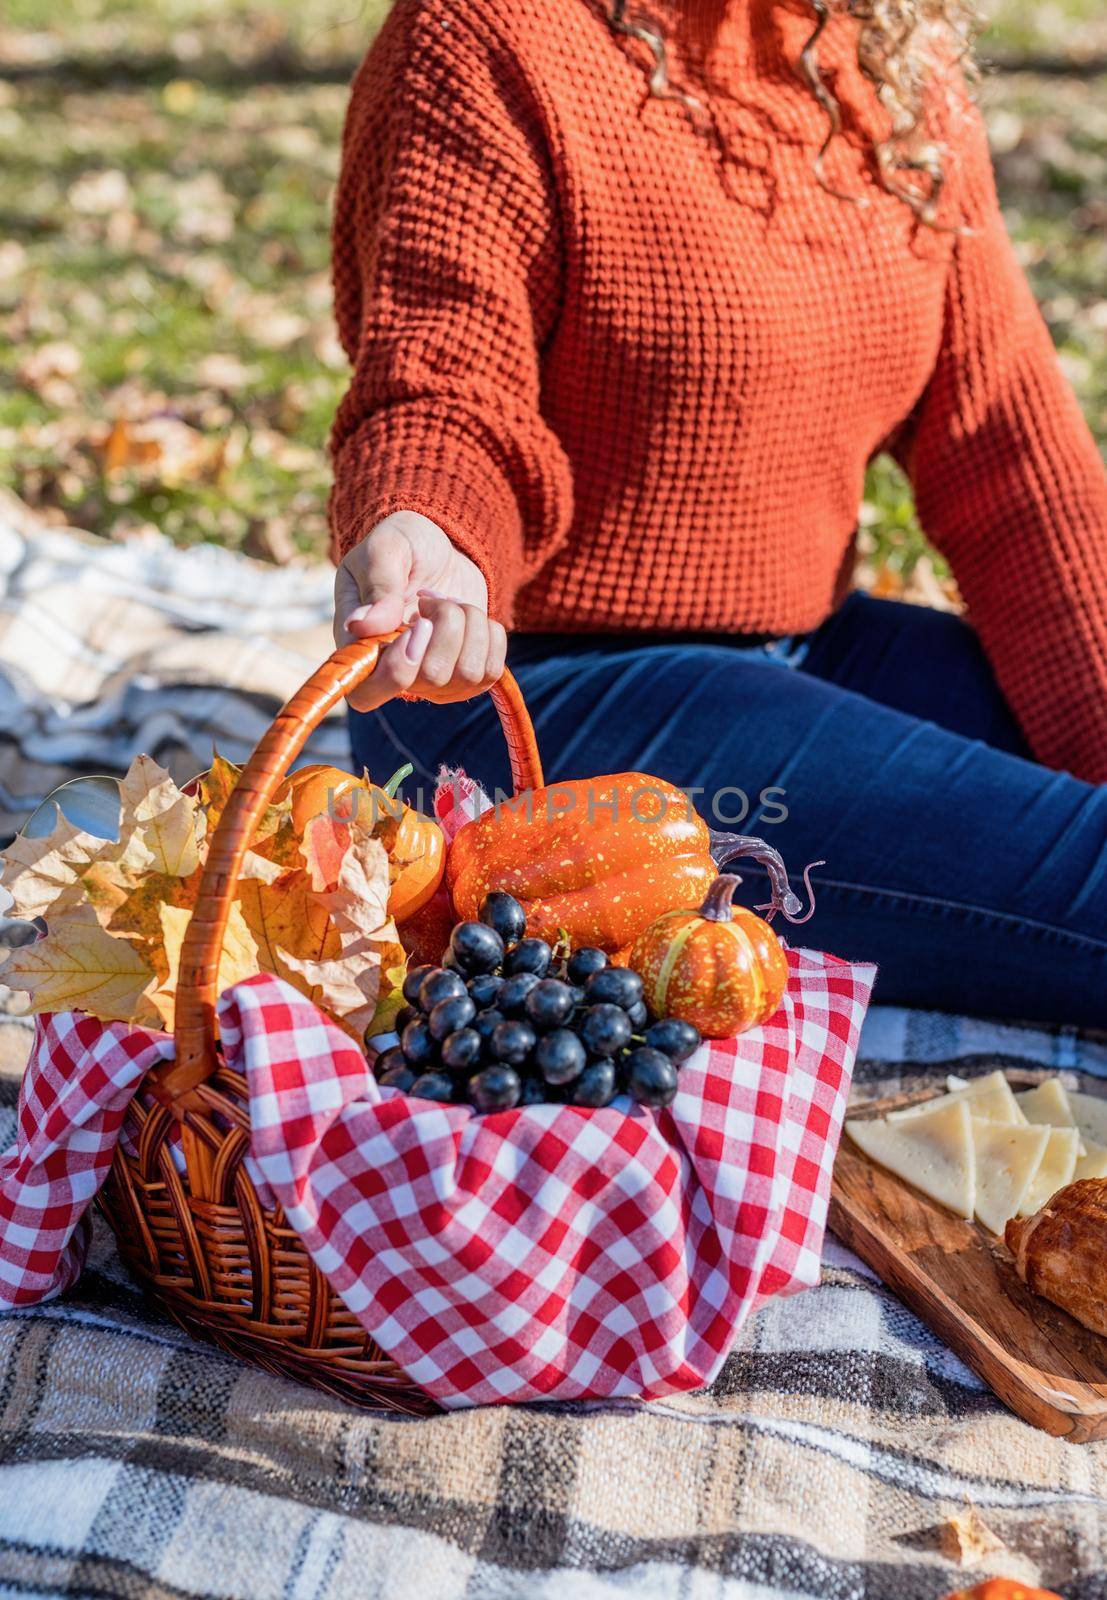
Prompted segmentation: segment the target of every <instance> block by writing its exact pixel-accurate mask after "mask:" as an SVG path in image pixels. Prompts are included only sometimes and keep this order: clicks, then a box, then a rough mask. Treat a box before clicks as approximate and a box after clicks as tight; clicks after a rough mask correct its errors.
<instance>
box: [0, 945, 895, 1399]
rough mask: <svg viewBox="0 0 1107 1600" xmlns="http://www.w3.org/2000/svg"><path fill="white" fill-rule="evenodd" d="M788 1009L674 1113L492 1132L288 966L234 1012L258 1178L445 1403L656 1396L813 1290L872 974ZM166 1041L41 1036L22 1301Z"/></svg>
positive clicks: (514, 1123)
mask: <svg viewBox="0 0 1107 1600" xmlns="http://www.w3.org/2000/svg"><path fill="white" fill-rule="evenodd" d="M789 963H790V965H791V972H792V976H791V982H790V985H789V990H788V993H787V995H786V997H785V1001H784V1003H783V1005H782V1006H781V1008H780V1010H779V1011H778V1013H777V1014H776V1016H775V1017H774V1018H773V1019H772V1020H771V1021H770V1022H769V1023H767V1024H766V1025H765V1026H764V1027H762V1028H758V1029H754V1030H751V1031H750V1032H749V1033H746V1034H744V1035H742V1036H741V1037H740V1038H738V1039H733V1040H727V1041H725V1042H722V1043H715V1044H711V1045H705V1046H703V1047H702V1048H701V1049H700V1050H699V1051H698V1052H697V1053H696V1055H695V1056H693V1057H692V1059H691V1060H690V1061H688V1062H687V1063H686V1064H685V1066H684V1067H683V1068H682V1070H681V1086H680V1091H679V1093H678V1095H677V1098H676V1100H675V1102H674V1103H673V1105H672V1107H671V1108H670V1109H669V1111H667V1112H664V1113H660V1114H655V1113H653V1112H650V1111H643V1110H641V1109H635V1108H633V1107H632V1106H631V1103H630V1101H629V1100H627V1099H625V1098H623V1099H620V1100H617V1101H616V1102H615V1103H614V1104H613V1105H611V1106H609V1107H607V1108H606V1109H604V1110H602V1111H586V1110H583V1109H580V1108H577V1107H572V1106H561V1105H556V1106H535V1107H528V1108H525V1109H519V1110H516V1111H510V1112H502V1113H499V1114H496V1115H493V1116H483V1117H482V1116H477V1115H476V1114H475V1113H473V1112H472V1111H471V1110H470V1108H468V1107H465V1106H445V1105H439V1104H436V1103H432V1102H429V1101H418V1100H412V1099H409V1098H408V1097H407V1096H404V1095H401V1094H399V1093H398V1092H397V1091H395V1090H389V1089H381V1088H380V1087H379V1086H378V1085H377V1083H376V1081H375V1080H374V1078H373V1077H372V1075H371V1073H370V1072H369V1069H368V1067H367V1065H366V1062H365V1059H364V1057H363V1056H362V1054H361V1052H360V1050H359V1049H357V1048H356V1046H354V1045H353V1044H352V1043H351V1041H350V1040H349V1038H348V1037H347V1036H346V1035H345V1034H344V1033H342V1032H341V1031H340V1030H339V1029H338V1028H336V1027H335V1026H334V1025H333V1024H332V1023H331V1022H329V1021H328V1019H327V1018H326V1017H325V1016H324V1015H323V1013H322V1012H321V1011H319V1010H318V1009H317V1008H316V1007H315V1006H313V1005H311V1004H310V1003H309V1002H308V1001H306V1000H305V999H304V998H303V997H302V996H301V995H300V994H298V993H297V991H295V990H294V989H292V988H291V987H290V986H289V985H287V984H285V983H283V982H281V981H280V980H278V979H275V978H272V977H270V976H268V975H260V976H257V977H254V978H250V979H248V980H247V981H245V982H243V983H239V984H236V985H234V986H233V987H232V988H230V989H228V990H227V991H226V993H225V994H224V995H223V997H222V1000H221V1002H220V1029H221V1034H222V1038H223V1045H224V1050H225V1052H226V1056H227V1059H228V1061H229V1063H230V1064H231V1065H232V1066H234V1067H236V1068H237V1069H238V1070H240V1071H242V1072H243V1073H244V1074H245V1077H246V1080H247V1084H248V1089H249V1099H250V1119H251V1128H252V1138H251V1147H250V1155H249V1157H248V1160H249V1163H250V1168H251V1173H252V1176H253V1178H254V1181H255V1182H256V1183H257V1185H258V1186H259V1188H260V1189H261V1190H262V1191H263V1193H264V1192H266V1191H267V1192H268V1197H270V1198H272V1199H273V1200H276V1201H279V1202H280V1204H281V1205H282V1206H283V1207H284V1209H285V1212H286V1214H287V1216H288V1219H289V1221H290V1222H291V1223H292V1226H293V1227H294V1228H295V1229H296V1230H297V1232H298V1233H299V1235H300V1237H301V1238H302V1239H303V1241H304V1243H305V1245H306V1247H307V1249H308V1250H309V1251H310V1252H311V1254H312V1256H313V1257H314V1258H315V1260H316V1261H317V1262H318V1264H319V1266H320V1268H321V1269H322V1271H323V1272H324V1273H325V1274H326V1276H327V1277H328V1279H329V1280H330V1281H331V1283H332V1284H333V1285H334V1287H335V1289H336V1290H337V1291H338V1293H339V1294H340V1295H341V1296H342V1298H343V1299H344V1300H345V1301H346V1303H347V1305H349V1306H350V1308H351V1310H352V1311H353V1312H354V1313H355V1315H356V1316H357V1317H358V1318H359V1320H360V1321H361V1322H362V1324H363V1325H364V1326H365V1328H366V1329H367V1330H368V1331H369V1332H370V1333H371V1334H372V1335H373V1337H374V1338H375V1339H376V1340H377V1341H378V1342H379V1343H380V1344H381V1346H382V1347H383V1348H384V1349H385V1350H387V1351H388V1352H389V1354H390V1355H392V1356H393V1358H394V1359H395V1360H396V1361H398V1362H399V1363H400V1365H401V1366H402V1367H404V1369H405V1370H406V1371H407V1372H408V1373H409V1374H410V1376H411V1377H412V1379H413V1380H414V1381H415V1382H417V1383H419V1384H420V1385H422V1387H423V1388H425V1389H426V1390H427V1391H428V1392H429V1393H430V1394H432V1395H434V1396H435V1398H436V1399H438V1400H439V1401H441V1402H442V1403H443V1404H445V1405H448V1406H461V1405H474V1404H482V1403H488V1402H493V1401H521V1400H532V1399H537V1398H560V1399H570V1398H580V1397H589V1396H591V1397H600V1396H608V1397H610V1396H619V1395H638V1394H642V1395H647V1396H659V1395H664V1394H669V1393H673V1392H676V1391H679V1390H685V1389H691V1388H696V1387H698V1386H699V1385H701V1384H703V1383H707V1382H710V1381H711V1380H712V1378H713V1377H714V1376H715V1375H716V1373H717V1372H718V1370H719V1368H720V1367H721V1365H722V1362H723V1360H724V1359H725V1357H726V1354H727V1351H728V1350H729V1349H730V1346H731V1344H732V1342H733V1339H734V1335H735V1332H736V1331H737V1329H738V1327H739V1326H740V1325H741V1323H742V1322H743V1320H744V1319H745V1317H746V1316H747V1315H748V1313H749V1311H750V1309H751V1308H752V1307H753V1306H754V1305H756V1304H757V1303H758V1302H759V1300H760V1299H762V1298H764V1297H765V1296H766V1295H767V1294H770V1293H772V1294H783V1293H787V1292H789V1291H791V1290H794V1289H798V1288H801V1287H804V1286H805V1285H807V1284H810V1283H813V1282H815V1281H816V1279H817V1276H818V1262H819V1251H820V1246H821V1242H822V1235H823V1228H824V1224H825V1218H826V1203H827V1187H828V1184H829V1176H830V1168H831V1163H832V1161H833V1156H834V1150H835V1148H836V1145H837V1141H838V1136H839V1132H840V1127H841V1121H842V1117H843V1114H844V1110H845V1104H846V1098H847V1095H848V1091H849V1083H850V1074H851V1070H852V1065H853V1059H854V1054H855V1051H856V1047H857V1039H858V1035H859V1031H860V1027H861V1021H862V1018H863V1016H864V1012H865V1007H866V1005H867V1002H868V997H869V991H870V988H871V985H872V980H873V976H874V974H873V969H872V968H869V967H855V966H850V965H847V964H846V963H843V962H839V961H836V960H834V959H833V958H832V957H829V956H822V955H815V954H812V953H809V952H805V951H791V952H789ZM171 1053H172V1042H171V1041H170V1040H169V1039H168V1038H166V1037H165V1036H164V1035H160V1034H156V1033H151V1032H146V1031H144V1030H141V1029H130V1030H127V1029H124V1028H122V1027H120V1026H118V1025H114V1024H113V1025H103V1024H99V1023H96V1022H94V1021H91V1020H90V1019H88V1018H78V1017H75V1016H57V1017H54V1018H51V1019H48V1020H45V1021H41V1022H40V1024H39V1028H38V1031H37V1035H36V1041H35V1047H34V1050H33V1052H32V1056H31V1061H30V1063H29V1066H28V1071H27V1075H26V1078H25V1080H24V1087H23V1092H22V1095H21V1102H20V1116H19V1139H18V1143H17V1147H16V1149H15V1151H14V1152H13V1153H12V1154H11V1155H10V1156H9V1157H8V1159H7V1161H6V1162H5V1164H4V1167H3V1176H2V1204H0V1263H2V1272H0V1290H2V1298H3V1302H4V1303H5V1304H8V1305H16V1304H24V1305H25V1304H28V1303H30V1302H33V1301H34V1300H36V1299H41V1298H43V1297H44V1296H46V1295H49V1294H52V1293H57V1292H58V1291H59V1290H61V1289H63V1288H65V1287H67V1286H68V1284H69V1283H71V1282H72V1280H73V1278H74V1276H75V1275H76V1272H77V1270H78V1269H79V1264H80V1259H81V1253H82V1248H83V1235H82V1232H81V1230H80V1229H79V1226H78V1225H79V1223H80V1221H81V1218H82V1216H83V1214H84V1211H85V1209H86V1207H87V1205H88V1202H89V1200H90V1199H91V1198H92V1195H93V1194H94V1192H95V1191H96V1189H97V1188H98V1187H99V1185H100V1183H101V1182H102V1181H103V1178H104V1176H105V1173H106V1171H107V1168H108V1165H109V1163H110V1159H111V1152H112V1149H113V1146H114V1143H115V1140H116V1138H117V1137H118V1133H119V1127H120V1122H121V1119H122V1115H123V1111H124V1109H125V1106H126V1103H127V1101H128V1099H129V1097H130V1095H131V1094H132V1093H133V1092H134V1088H135V1086H136V1084H137V1082H138V1081H139V1079H140V1078H141V1076H142V1074H143V1073H144V1072H145V1071H147V1070H148V1069H149V1067H151V1066H152V1065H153V1064H154V1063H155V1062H156V1061H157V1060H160V1059H164V1058H165V1057H166V1056H167V1055H169V1054H171Z"/></svg>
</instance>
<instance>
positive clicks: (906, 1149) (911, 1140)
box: [846, 1095, 1006, 1217]
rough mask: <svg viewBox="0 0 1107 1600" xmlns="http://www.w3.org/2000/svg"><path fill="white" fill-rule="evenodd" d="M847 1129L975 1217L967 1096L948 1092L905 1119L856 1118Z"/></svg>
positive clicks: (879, 1157) (944, 1201)
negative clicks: (935, 1103) (965, 1098)
mask: <svg viewBox="0 0 1107 1600" xmlns="http://www.w3.org/2000/svg"><path fill="white" fill-rule="evenodd" d="M1005 1131H1006V1130H1005ZM846 1132H847V1133H848V1134H849V1136H850V1138H851V1139H852V1140H853V1142H854V1144H855V1145H856V1146H857V1148H858V1149H859V1150H863V1151H864V1152H865V1154H866V1155H867V1156H871V1158H872V1159H873V1160H874V1161H878V1162H879V1163H880V1165H881V1166H882V1167H887V1169H888V1171H889V1172H894V1173H895V1175H896V1177H897V1178H903V1179H904V1181H905V1182H907V1183H910V1184H913V1185H914V1187H915V1188H916V1189H921V1190H922V1192H923V1194H925V1195H929V1196H930V1198H931V1199H932V1200H937V1201H938V1203H939V1205H943V1206H948V1207H949V1208H950V1210H951V1211H956V1212H957V1214H958V1215H959V1216H962V1217H971V1216H972V1214H973V1206H974V1203H975V1197H976V1165H975V1158H974V1154H973V1138H972V1125H971V1118H970V1116H969V1108H968V1106H967V1105H966V1104H965V1102H964V1101H963V1100H960V1099H956V1098H954V1097H952V1096H948V1095H947V1096H943V1097H942V1099H941V1101H940V1102H939V1103H938V1104H937V1105H936V1106H934V1107H933V1108H930V1107H922V1108H921V1109H920V1110H919V1111H918V1112H917V1113H916V1114H915V1115H914V1116H912V1117H910V1118H908V1119H905V1120H902V1121H899V1122H893V1121H892V1119H891V1117H874V1118H873V1119H872V1120H871V1121H863V1120H861V1119H859V1118H858V1119H854V1120H852V1121H850V1122H847V1123H846Z"/></svg>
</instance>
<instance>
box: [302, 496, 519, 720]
mask: <svg viewBox="0 0 1107 1600" xmlns="http://www.w3.org/2000/svg"><path fill="white" fill-rule="evenodd" d="M412 618H414V619H415V620H414V621H413V622H412V626H411V627H410V629H409V630H408V632H407V633H405V634H404V635H403V637H402V638H400V639H396V640H395V641H394V642H393V643H392V644H390V645H388V646H387V647H386V648H385V649H384V650H383V651H382V652H381V658H380V661H379V662H378V664H377V668H376V671H375V672H374V673H373V674H372V676H371V677H369V678H368V679H367V680H366V681H365V683H363V684H361V686H360V687H359V688H357V689H355V690H354V691H353V693H352V694H351V695H350V696H349V701H350V704H351V706H353V708H354V710H355V711H372V710H373V709H374V707H376V706H379V705H383V704H384V703H385V701H386V700H391V699H393V698H394V697H395V696H396V695H397V694H401V693H412V694H416V695H419V696H421V697H422V698H423V699H424V700H438V701H446V700H469V699H471V698H472V696H473V695H475V694H480V693H481V691H482V690H484V689H487V688H489V687H490V686H491V685H492V684H493V683H495V682H496V681H497V679H498V678H500V677H501V676H502V674H503V670H504V657H505V655H506V653H507V635H506V633H505V632H504V630H503V627H502V626H501V624H500V623H498V622H493V621H492V619H491V618H490V617H489V615H488V585H487V584H486V583H485V581H484V575H483V573H482V572H481V571H480V568H479V567H477V566H475V565H474V563H473V562H472V561H470V560H469V558H468V557H467V556H463V555H462V554H461V552H460V551H458V550H455V549H454V547H453V545H452V544H451V543H450V541H449V539H448V538H447V537H446V535H445V534H444V533H443V531H442V529H441V528H440V527H439V526H438V524H437V523H436V522H432V521H431V520H430V518H429V517H423V516H420V515H419V513H418V512H417V511H396V512H393V514H392V515H391V516H389V517H385V518H384V520H383V522H378V523H377V525H376V527H375V528H373V529H372V530H371V531H370V532H369V533H367V534H366V536H365V538H364V539H362V541H361V543H360V544H357V545H355V546H354V548H353V549H352V550H351V551H350V552H349V553H348V554H347V555H346V556H344V557H343V559H342V563H341V565H340V566H339V568H338V571H337V573H336V574H335V580H334V637H335V643H336V644H347V643H349V641H350V640H351V639H366V638H372V637H374V636H375V635H377V634H381V633H390V632H391V631H392V629H393V628H398V627H399V626H400V624H401V623H402V622H406V621H409V620H411V619H412Z"/></svg>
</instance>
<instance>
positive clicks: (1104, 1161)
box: [1073, 1139, 1107, 1178]
mask: <svg viewBox="0 0 1107 1600" xmlns="http://www.w3.org/2000/svg"><path fill="white" fill-rule="evenodd" d="M1073 1178H1107V1145H1102V1144H1093V1143H1092V1141H1091V1139H1085V1140H1084V1154H1083V1155H1082V1156H1081V1157H1080V1159H1079V1160H1078V1161H1077V1163H1076V1171H1075V1172H1074V1173H1073Z"/></svg>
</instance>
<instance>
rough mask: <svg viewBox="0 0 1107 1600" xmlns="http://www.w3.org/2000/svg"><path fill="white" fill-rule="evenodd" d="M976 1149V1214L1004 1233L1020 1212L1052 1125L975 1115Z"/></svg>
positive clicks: (983, 1221) (973, 1136) (973, 1127)
mask: <svg viewBox="0 0 1107 1600" xmlns="http://www.w3.org/2000/svg"><path fill="white" fill-rule="evenodd" d="M971 1120H972V1139H973V1147H974V1150H975V1153H976V1216H977V1220H978V1221H980V1222H982V1223H983V1224H984V1226H985V1227H986V1228H990V1229H991V1230H992V1232H993V1233H1002V1232H1003V1228H1004V1224H1005V1223H1006V1222H1007V1219H1008V1218H1009V1217H1013V1216H1016V1215H1017V1214H1018V1211H1019V1207H1020V1206H1021V1205H1022V1202H1023V1196H1024V1195H1025V1194H1026V1191H1027V1190H1028V1189H1029V1187H1030V1185H1031V1183H1032V1182H1033V1181H1034V1176H1035V1174H1036V1173H1037V1171H1038V1167H1039V1165H1040V1164H1041V1160H1042V1157H1043V1155H1044V1154H1045V1149H1046V1145H1047V1144H1048V1143H1049V1134H1050V1130H1049V1129H1048V1128H1042V1127H1038V1128H1033V1127H1030V1126H1028V1125H1026V1124H1021V1125H1020V1124H1012V1123H1004V1122H995V1121H993V1120H992V1118H990V1117H973V1118H972V1119H971Z"/></svg>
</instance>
